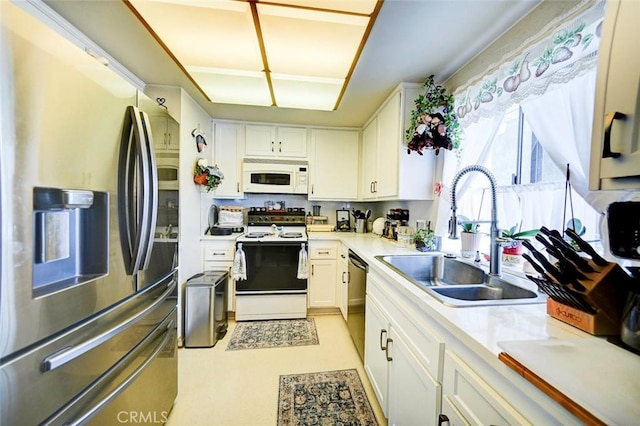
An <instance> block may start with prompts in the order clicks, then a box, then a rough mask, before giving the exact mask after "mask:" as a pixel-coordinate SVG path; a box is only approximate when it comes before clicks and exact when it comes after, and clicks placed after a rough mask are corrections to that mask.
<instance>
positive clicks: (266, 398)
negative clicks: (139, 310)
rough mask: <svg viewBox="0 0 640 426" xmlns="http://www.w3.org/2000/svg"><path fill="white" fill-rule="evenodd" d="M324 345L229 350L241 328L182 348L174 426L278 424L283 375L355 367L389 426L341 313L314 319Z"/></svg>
mask: <svg viewBox="0 0 640 426" xmlns="http://www.w3.org/2000/svg"><path fill="white" fill-rule="evenodd" d="M313 318H314V319H315V322H316V328H317V331H318V339H319V340H320V344H319V345H310V346H297V347H287V348H269V349H247V350H237V351H227V350H226V348H227V344H228V343H229V340H230V339H231V335H232V334H233V330H234V328H235V326H236V323H235V322H234V321H230V322H229V331H228V332H227V334H226V336H225V337H224V338H223V339H222V340H219V341H218V342H217V343H216V345H215V346H214V347H213V348H203V349H193V348H188V349H187V348H181V349H179V350H178V371H179V373H178V397H177V399H176V401H175V403H174V405H173V409H172V411H171V413H170V415H169V420H168V423H167V425H168V426H183V425H188V426H196V425H207V426H263V425H264V426H274V425H276V424H277V418H278V385H279V378H280V375H283V374H296V373H313V372H320V371H332V370H343V369H348V368H355V369H357V370H358V373H359V375H360V379H361V380H362V383H363V385H364V387H365V391H366V393H367V395H368V397H369V401H370V403H371V406H372V408H373V410H374V412H375V414H376V419H377V421H378V423H379V424H380V425H382V426H385V425H386V424H387V422H386V419H385V418H384V416H383V414H382V411H381V409H380V406H379V405H378V401H377V399H376V397H375V394H374V393H373V390H372V388H371V384H370V383H369V380H368V378H367V375H366V373H365V371H364V367H363V365H362V361H361V360H360V357H359V356H358V353H357V351H356V348H355V346H354V344H353V342H352V340H351V336H350V335H349V331H348V329H347V326H346V323H345V322H344V319H343V318H342V316H341V315H316V316H314V317H313Z"/></svg>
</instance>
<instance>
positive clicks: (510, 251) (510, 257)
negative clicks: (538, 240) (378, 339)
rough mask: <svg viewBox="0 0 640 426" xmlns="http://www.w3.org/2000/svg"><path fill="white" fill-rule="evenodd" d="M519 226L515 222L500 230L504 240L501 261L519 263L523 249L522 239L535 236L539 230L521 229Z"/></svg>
mask: <svg viewBox="0 0 640 426" xmlns="http://www.w3.org/2000/svg"><path fill="white" fill-rule="evenodd" d="M520 226H521V225H520ZM520 226H518V225H517V224H516V225H513V226H512V227H511V228H509V229H503V230H502V232H501V236H502V238H503V239H505V240H506V241H505V242H503V246H502V261H503V262H505V263H520V261H521V260H522V257H521V255H522V251H523V246H522V240H528V239H529V238H532V237H535V236H536V234H538V233H539V232H540V230H539V229H529V230H527V231H522V230H520Z"/></svg>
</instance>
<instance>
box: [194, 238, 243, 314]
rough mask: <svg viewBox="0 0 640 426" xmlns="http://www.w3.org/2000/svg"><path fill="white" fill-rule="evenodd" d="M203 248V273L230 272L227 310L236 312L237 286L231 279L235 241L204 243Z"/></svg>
mask: <svg viewBox="0 0 640 426" xmlns="http://www.w3.org/2000/svg"><path fill="white" fill-rule="evenodd" d="M201 248H202V270H203V271H226V272H229V279H228V281H227V309H228V310H229V311H232V312H235V310H236V305H235V299H236V298H235V296H236V285H235V281H234V280H233V278H231V267H232V266H233V256H234V253H235V241H234V240H221V241H211V242H209V241H207V242H202V243H201Z"/></svg>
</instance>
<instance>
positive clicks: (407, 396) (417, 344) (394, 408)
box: [364, 274, 444, 426]
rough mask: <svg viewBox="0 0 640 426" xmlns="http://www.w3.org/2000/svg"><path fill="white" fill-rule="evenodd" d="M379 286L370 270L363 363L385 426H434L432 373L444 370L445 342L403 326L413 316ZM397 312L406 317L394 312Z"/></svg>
mask: <svg viewBox="0 0 640 426" xmlns="http://www.w3.org/2000/svg"><path fill="white" fill-rule="evenodd" d="M380 288H381V284H380V283H379V282H378V281H377V279H376V278H375V277H374V276H373V275H372V274H368V276H367V300H366V311H365V356H364V367H365V371H366V372H367V376H368V377H369V381H370V382H371V385H372V387H373V390H374V392H375V394H376V397H377V398H378V402H379V404H380V406H381V408H382V411H383V412H384V414H385V416H386V417H387V418H388V424H389V425H397V426H413V425H416V426H418V425H419V426H423V425H436V424H437V421H438V415H439V414H440V405H441V400H442V398H441V395H442V389H441V385H440V383H439V380H438V379H437V378H434V377H433V376H432V374H431V371H434V372H436V376H437V375H438V374H437V372H439V371H442V369H441V365H440V364H441V362H442V356H441V355H440V354H441V353H442V351H443V350H444V346H443V345H444V344H443V343H442V342H441V341H439V339H437V338H430V339H427V340H425V339H424V336H423V332H422V331H417V329H416V328H411V327H407V324H406V323H407V321H411V315H412V314H411V313H409V312H407V311H406V309H407V307H406V306H403V305H402V306H401V305H395V304H394V303H393V300H392V299H391V298H389V297H388V295H387V294H384V293H383V292H382V291H381V289H380ZM398 311H404V312H405V313H406V316H402V315H396V312H398ZM425 342H429V343H426V344H425ZM432 342H435V345H434V344H432ZM425 360H426V362H425Z"/></svg>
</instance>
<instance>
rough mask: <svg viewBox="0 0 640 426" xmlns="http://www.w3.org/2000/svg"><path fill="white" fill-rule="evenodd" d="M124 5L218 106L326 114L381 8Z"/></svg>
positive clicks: (303, 1) (195, 1)
mask: <svg viewBox="0 0 640 426" xmlns="http://www.w3.org/2000/svg"><path fill="white" fill-rule="evenodd" d="M125 1H128V4H130V5H131V7H132V9H135V11H136V12H137V13H138V14H139V15H140V17H141V18H142V19H143V20H144V21H145V22H146V24H147V26H148V27H149V28H150V30H151V31H152V32H153V33H154V35H155V36H156V38H157V39H158V40H160V41H161V43H162V44H164V46H165V48H166V49H167V50H168V51H169V53H170V54H171V55H172V56H173V57H174V59H175V60H176V61H177V62H178V64H179V65H180V66H181V67H182V68H183V69H184V70H185V71H186V72H187V73H188V74H189V76H190V77H191V78H192V80H193V81H194V83H195V84H196V85H198V86H199V87H200V89H201V90H202V92H203V93H204V94H205V95H206V96H208V97H209V99H211V101H212V102H220V103H237V104H248V105H272V106H280V107H287V108H303V109H321V110H327V109H328V110H332V109H334V108H335V107H336V105H337V103H338V101H339V99H340V96H341V94H342V93H343V91H344V88H345V85H346V84H347V83H348V78H349V76H350V72H351V70H352V69H353V67H354V66H355V63H354V62H355V60H356V57H357V56H358V55H359V53H360V50H361V48H362V46H363V43H364V40H365V37H366V36H367V34H368V31H367V29H368V28H369V26H370V19H371V16H372V14H376V15H377V9H378V8H376V4H377V1H376V0H274V1H259V0H258V1H256V2H252V1H243V0H211V1H206V0H200V1H199V0H125ZM255 73H259V74H260V75H258V74H255ZM322 79H325V80H322ZM326 79H330V80H326ZM265 88H266V93H267V95H266V96H265ZM252 92H253V93H252ZM296 96H298V97H299V98H298V99H296ZM330 98H332V100H330ZM267 99H268V100H267Z"/></svg>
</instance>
